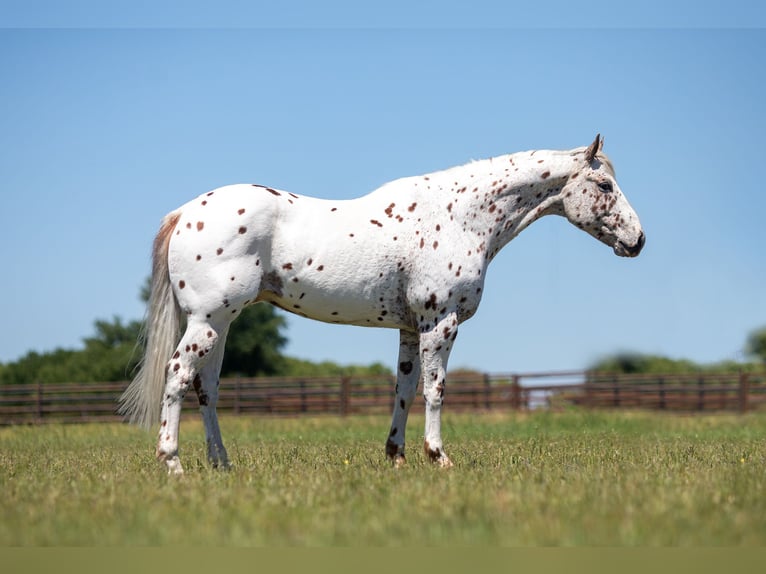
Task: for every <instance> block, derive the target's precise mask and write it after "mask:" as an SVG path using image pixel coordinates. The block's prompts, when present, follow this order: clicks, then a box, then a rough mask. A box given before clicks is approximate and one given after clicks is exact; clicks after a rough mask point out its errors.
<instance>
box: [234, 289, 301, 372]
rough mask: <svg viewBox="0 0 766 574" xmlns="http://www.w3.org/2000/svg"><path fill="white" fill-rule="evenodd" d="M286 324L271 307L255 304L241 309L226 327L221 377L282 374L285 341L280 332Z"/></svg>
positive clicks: (264, 304)
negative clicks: (282, 352)
mask: <svg viewBox="0 0 766 574" xmlns="http://www.w3.org/2000/svg"><path fill="white" fill-rule="evenodd" d="M286 324H287V322H286V321H285V318H284V317H283V316H282V315H279V314H277V312H276V310H275V309H274V307H272V306H271V305H267V304H266V303H258V304H257V305H252V306H250V307H246V308H245V309H243V311H242V313H241V314H240V315H239V317H237V319H236V321H234V322H233V323H232V324H231V327H230V328H229V336H228V337H227V339H226V350H225V352H224V359H223V369H222V371H221V374H222V376H224V377H229V376H242V377H256V376H259V375H276V374H281V372H282V371H283V369H284V362H285V359H284V357H283V356H282V355H281V350H282V348H283V347H284V346H285V344H286V343H287V339H286V338H285V337H284V336H283V335H282V333H281V331H282V330H283V329H284V328H285V326H286Z"/></svg>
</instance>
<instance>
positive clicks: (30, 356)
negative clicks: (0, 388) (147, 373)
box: [0, 317, 141, 384]
mask: <svg viewBox="0 0 766 574" xmlns="http://www.w3.org/2000/svg"><path fill="white" fill-rule="evenodd" d="M140 329H141V323H139V322H138V321H131V322H130V323H128V324H123V322H122V320H121V319H120V318H119V317H114V319H113V320H112V322H108V321H101V320H99V321H96V323H95V330H96V333H95V335H94V336H92V337H88V338H86V339H84V341H83V342H84V348H83V349H82V350H72V349H56V350H54V351H51V352H47V353H42V354H41V353H37V352H34V351H30V352H29V353H27V354H26V355H24V356H23V357H21V358H20V359H19V360H18V361H16V362H13V363H9V364H6V365H3V367H2V369H0V384H26V383H65V382H75V381H76V382H108V381H124V380H125V379H128V378H130V375H131V373H132V372H133V370H134V368H135V366H136V364H137V362H138V361H139V360H140V350H139V349H138V348H137V346H136V340H137V338H138V333H139V331H140Z"/></svg>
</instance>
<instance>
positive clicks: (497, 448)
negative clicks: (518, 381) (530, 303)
mask: <svg viewBox="0 0 766 574" xmlns="http://www.w3.org/2000/svg"><path fill="white" fill-rule="evenodd" d="M444 420H445V428H444V429H443V430H444V436H445V441H446V445H447V452H448V453H449V454H450V456H451V458H452V460H453V461H454V462H455V468H452V469H450V470H447V471H445V470H441V469H438V468H434V467H432V466H431V465H430V464H428V463H427V462H426V461H425V460H424V457H423V456H422V453H421V450H420V441H421V439H420V437H421V436H422V431H421V428H422V417H418V416H413V417H412V420H411V422H410V428H409V436H410V440H409V452H408V465H407V466H406V467H405V468H403V469H400V470H398V471H396V470H394V469H392V468H391V467H390V466H389V465H388V464H387V462H386V461H385V458H384V456H383V443H384V441H385V435H386V430H387V428H388V418H387V417H349V418H346V419H340V418H302V419H273V418H245V417H242V418H224V419H223V420H222V429H223V433H224V440H225V441H226V443H227V447H228V449H229V454H230V457H231V459H232V461H233V463H234V469H233V470H231V471H229V472H221V471H216V470H213V469H210V468H209V467H208V465H207V463H206V462H205V454H204V453H205V449H204V436H203V431H202V428H201V425H200V424H199V423H198V422H197V421H196V419H192V420H185V421H184V423H183V425H182V429H181V456H182V460H183V462H184V464H185V468H186V475H185V476H183V477H182V478H180V479H178V478H174V477H168V476H167V475H165V473H164V472H163V470H162V468H161V467H160V466H159V465H158V464H157V463H156V462H155V461H154V457H153V449H154V444H153V442H154V441H153V435H152V434H149V433H145V432H143V431H140V430H138V429H135V428H132V427H128V426H125V425H107V424H99V425H66V426H63V425H62V426H42V427H14V428H5V429H0V492H2V496H1V497H0V517H2V519H1V520H0V545H3V546H8V545H157V544H161V545H165V544H182V545H190V546H198V545H236V546H251V545H273V546H284V545H455V544H463V545H485V544H492V545H494V544H503V545H762V544H764V543H766V496H764V494H765V493H766V490H764V487H766V478H764V477H765V476H766V473H765V472H764V471H766V442H765V441H764V438H765V437H766V415H763V414H758V415H748V416H744V417H741V416H736V415H710V416H693V417H678V416H675V417H674V416H663V415H656V414H649V413H607V412H585V411H582V412H581V411H572V412H564V413H543V412H541V413H532V414H508V415H486V414H485V415H478V414H477V415H461V414H453V413H447V414H446V415H445V417H444Z"/></svg>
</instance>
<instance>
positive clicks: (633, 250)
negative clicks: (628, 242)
mask: <svg viewBox="0 0 766 574" xmlns="http://www.w3.org/2000/svg"><path fill="white" fill-rule="evenodd" d="M645 243H646V236H645V235H644V232H643V231H642V232H641V235H639V236H638V241H636V244H635V245H634V246H633V247H628V253H630V254H631V255H638V254H639V253H641V250H642V249H643V248H644V244H645Z"/></svg>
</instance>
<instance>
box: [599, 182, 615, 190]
mask: <svg viewBox="0 0 766 574" xmlns="http://www.w3.org/2000/svg"><path fill="white" fill-rule="evenodd" d="M598 188H599V189H600V190H601V191H603V192H604V193H612V182H610V181H602V182H600V183H599V184H598Z"/></svg>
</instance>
